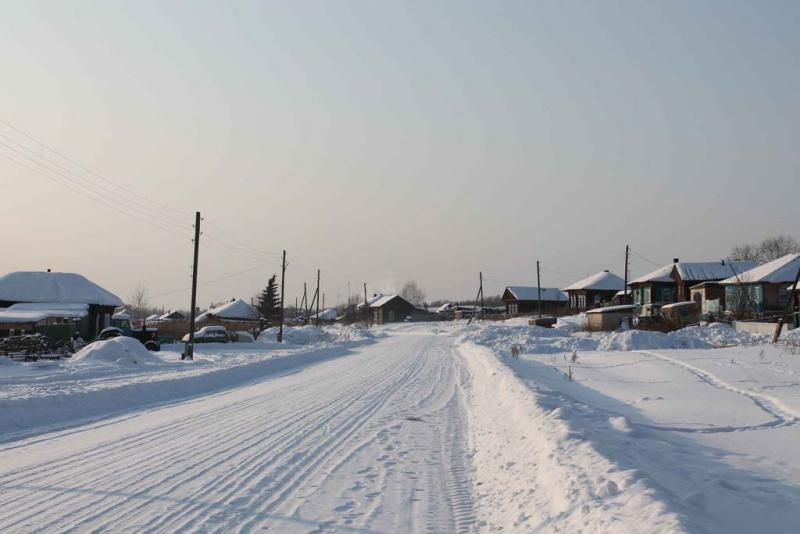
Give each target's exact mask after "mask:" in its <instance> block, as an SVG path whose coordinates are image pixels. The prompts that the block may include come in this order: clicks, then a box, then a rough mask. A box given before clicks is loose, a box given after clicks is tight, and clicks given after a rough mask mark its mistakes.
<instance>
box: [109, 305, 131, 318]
mask: <svg viewBox="0 0 800 534" xmlns="http://www.w3.org/2000/svg"><path fill="white" fill-rule="evenodd" d="M111 318H112V319H114V320H117V321H122V320H124V319H128V320H130V319H131V314H130V313H128V310H126V309H125V308H122V309H121V310H119V311H118V312H114V315H112V316H111Z"/></svg>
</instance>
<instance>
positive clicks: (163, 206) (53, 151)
mask: <svg viewBox="0 0 800 534" xmlns="http://www.w3.org/2000/svg"><path fill="white" fill-rule="evenodd" d="M0 123H2V124H5V125H6V126H8V127H9V128H11V129H12V130H14V131H15V132H17V133H19V134H20V135H22V136H24V137H25V138H27V139H29V140H30V141H33V142H34V143H36V144H37V145H39V146H41V147H42V148H44V149H45V150H47V151H48V152H50V153H51V154H54V155H56V156H58V157H60V158H62V159H64V160H66V161H68V162H70V163H72V164H73V165H75V166H76V167H78V168H80V169H82V170H83V171H85V172H87V173H89V174H91V175H92V176H95V177H97V178H99V179H101V180H103V181H104V182H106V183H109V184H111V185H113V186H115V187H118V188H119V189H121V190H122V191H125V192H126V193H128V194H130V195H133V196H135V197H137V198H139V199H141V200H144V201H146V202H149V203H151V204H154V205H155V206H158V207H159V208H162V209H165V210H168V211H172V212H174V213H177V214H180V215H181V216H184V217H191V216H192V214H191V213H188V212H185V211H182V210H179V209H176V208H171V207H169V206H165V205H164V204H161V203H159V202H156V201H155V200H150V199H149V198H147V197H145V196H142V195H140V194H139V193H137V192H136V191H133V190H132V189H129V188H127V187H125V186H123V185H120V184H118V183H116V182H114V181H113V180H110V179H108V178H106V177H105V176H103V175H102V174H100V173H97V172H95V171H93V170H91V169H89V168H87V167H85V166H84V165H81V164H80V163H78V162H77V161H75V160H73V159H72V158H70V157H68V156H66V155H64V154H62V153H60V152H59V151H57V150H56V149H54V148H52V147H51V146H49V145H47V144H45V143H43V142H42V141H39V140H38V139H36V138H35V137H33V136H32V135H31V134H29V133H27V132H25V131H24V130H22V129H20V128H18V127H16V126H14V125H13V124H11V123H10V122H8V121H7V120H4V119H2V118H0Z"/></svg>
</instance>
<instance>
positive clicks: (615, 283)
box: [564, 270, 625, 291]
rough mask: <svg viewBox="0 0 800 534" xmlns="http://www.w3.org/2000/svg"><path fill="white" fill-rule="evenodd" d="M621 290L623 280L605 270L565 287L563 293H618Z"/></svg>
mask: <svg viewBox="0 0 800 534" xmlns="http://www.w3.org/2000/svg"><path fill="white" fill-rule="evenodd" d="M621 289H625V280H624V279H622V278H620V277H619V276H617V275H616V274H614V273H611V272H609V271H608V270H605V271H602V272H599V273H597V274H593V275H592V276H588V277H586V278H584V279H583V280H579V281H577V282H575V283H574V284H572V285H570V286H567V287H565V288H564V291H579V290H594V291H619V290H621Z"/></svg>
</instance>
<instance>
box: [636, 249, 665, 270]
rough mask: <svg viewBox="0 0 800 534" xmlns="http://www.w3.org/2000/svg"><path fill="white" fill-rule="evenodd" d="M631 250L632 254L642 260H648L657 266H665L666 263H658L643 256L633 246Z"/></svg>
mask: <svg viewBox="0 0 800 534" xmlns="http://www.w3.org/2000/svg"><path fill="white" fill-rule="evenodd" d="M630 252H631V254H632V255H633V256H634V257H635V258H638V259H640V260H642V261H646V262H647V263H649V264H651V265H654V266H656V267H663V266H664V265H665V264H664V263H656V262H654V261H652V260H648V259H647V258H645V257H644V256H642V255H641V254H639V253H638V252H636V251H635V250H633V249H632V248H631V249H630Z"/></svg>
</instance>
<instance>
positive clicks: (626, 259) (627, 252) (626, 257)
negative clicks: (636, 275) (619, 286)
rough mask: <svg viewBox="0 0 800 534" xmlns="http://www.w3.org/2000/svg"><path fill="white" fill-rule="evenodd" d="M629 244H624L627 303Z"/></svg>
mask: <svg viewBox="0 0 800 534" xmlns="http://www.w3.org/2000/svg"><path fill="white" fill-rule="evenodd" d="M630 252H631V250H630V246H629V245H625V287H624V288H623V289H624V290H625V304H627V303H628V264H629V262H630Z"/></svg>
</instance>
